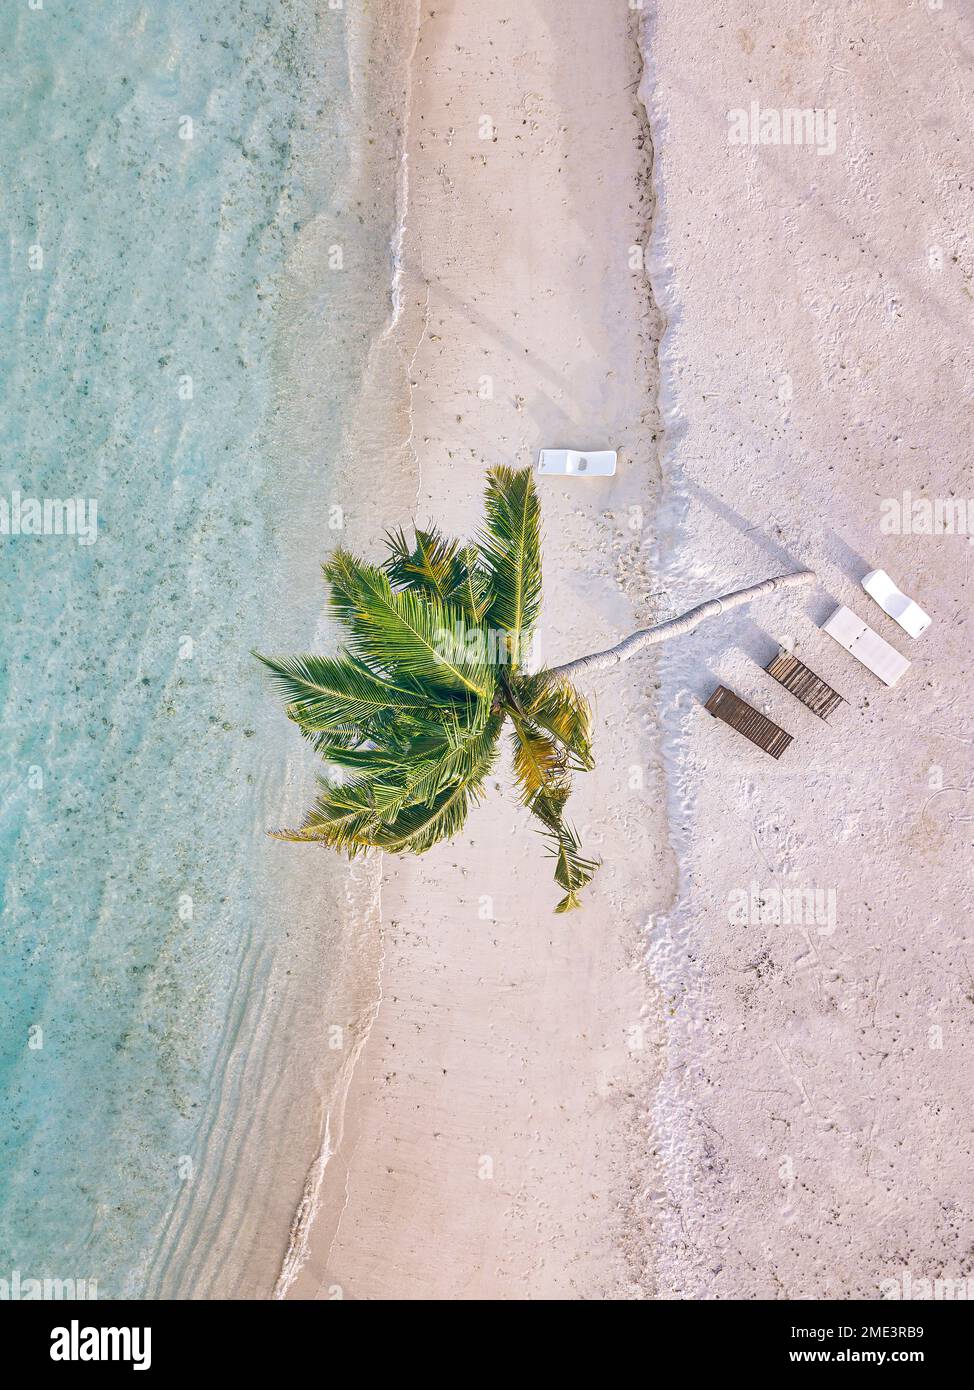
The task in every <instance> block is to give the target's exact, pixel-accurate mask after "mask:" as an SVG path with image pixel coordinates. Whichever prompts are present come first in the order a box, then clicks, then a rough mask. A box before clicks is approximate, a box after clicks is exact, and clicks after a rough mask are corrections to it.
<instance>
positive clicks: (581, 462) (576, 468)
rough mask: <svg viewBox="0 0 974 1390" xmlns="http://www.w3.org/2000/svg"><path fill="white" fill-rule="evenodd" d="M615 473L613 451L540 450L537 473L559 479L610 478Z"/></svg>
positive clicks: (614, 454) (614, 453)
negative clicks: (554, 475) (547, 474)
mask: <svg viewBox="0 0 974 1390" xmlns="http://www.w3.org/2000/svg"><path fill="white" fill-rule="evenodd" d="M615 471H616V451H615V449H603V450H601V451H600V452H595V453H592V452H590V451H585V452H582V451H580V450H578V449H542V450H541V453H540V455H539V457H538V472H539V473H552V474H557V475H559V476H560V477H575V476H576V475H577V476H579V477H583V478H611V477H612V476H613V475H614V474H615Z"/></svg>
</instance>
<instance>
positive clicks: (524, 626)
mask: <svg viewBox="0 0 974 1390" xmlns="http://www.w3.org/2000/svg"><path fill="white" fill-rule="evenodd" d="M388 550H389V553H388V555H387V556H386V558H385V560H384V561H383V562H382V563H381V564H380V565H368V564H363V563H362V561H360V560H357V559H356V558H355V557H354V556H352V555H349V554H348V553H347V552H346V551H341V550H340V551H338V552H336V554H334V555H333V556H332V557H331V559H330V560H329V561H328V563H327V564H326V565H325V567H324V572H325V579H326V581H327V584H328V588H329V590H330V601H331V609H332V612H333V614H334V616H335V617H336V618H337V619H338V621H339V622H340V623H341V625H342V627H343V628H344V630H345V646H344V648H343V649H342V650H340V651H339V652H338V653H337V655H335V656H332V657H324V656H318V655H306V656H293V657H283V658H272V657H261V658H260V659H261V660H262V661H263V662H264V664H265V665H266V666H267V667H268V668H269V670H270V671H271V673H272V675H273V678H274V681H275V683H276V685H277V687H278V689H279V691H280V692H281V694H282V695H283V697H284V701H285V706H286V710H287V714H288V717H289V718H290V719H292V720H293V721H294V723H295V724H296V725H297V726H298V728H299V729H300V730H301V732H302V734H304V736H305V738H307V739H308V740H309V741H310V742H311V744H312V745H313V747H314V748H315V750H316V752H317V753H318V754H319V755H320V757H321V758H322V760H323V761H324V763H325V764H326V765H327V767H328V774H327V775H326V776H324V777H321V778H320V779H319V790H318V796H317V799H316V801H315V803H314V805H313V806H312V808H311V809H310V810H309V811H308V813H307V815H306V816H305V818H304V820H303V822H302V824H301V825H300V826H297V827H295V828H293V829H286V830H279V831H276V832H274V833H275V834H276V836H277V838H279V839H282V840H296V841H300V842H304V843H308V842H311V843H317V844H323V845H327V846H329V847H330V848H331V849H335V850H339V851H341V852H342V853H344V854H347V855H348V856H349V857H350V858H353V857H354V856H355V855H357V854H362V853H365V852H366V851H368V850H384V851H386V852H387V853H391V854H425V853H426V851H427V850H428V849H431V848H432V847H433V845H435V844H438V843H440V842H441V841H443V840H452V839H454V838H455V837H456V835H457V834H458V833H459V831H460V829H461V827H462V826H463V824H464V822H465V820H466V817H467V813H468V812H469V810H470V809H471V807H472V806H473V805H474V804H475V803H476V802H477V801H478V800H479V799H480V797H481V796H482V794H483V793H484V791H485V790H486V786H487V782H488V779H489V777H490V774H491V771H492V769H493V766H494V762H495V760H496V757H497V754H498V748H499V743H500V739H501V735H502V733H503V731H504V730H505V729H507V730H508V731H509V734H510V743H511V751H512V754H513V770H514V777H515V782H516V785H517V792H518V796H519V798H520V800H521V802H522V804H523V805H524V806H525V807H526V808H527V809H528V810H529V811H530V812H531V814H532V815H533V816H534V817H535V818H536V820H537V822H538V825H539V828H540V830H541V833H542V835H543V836H544V838H545V840H546V841H547V843H548V850H549V853H550V855H551V857H552V859H553V860H554V878H555V882H556V883H557V884H558V886H559V888H560V889H561V891H562V894H563V896H562V898H561V900H560V902H559V903H558V906H557V907H556V909H555V911H556V912H569V911H571V910H572V909H573V908H576V907H578V906H579V905H580V899H579V895H580V893H581V890H582V889H583V888H585V887H586V886H587V885H588V883H589V882H590V881H591V879H592V876H593V875H594V873H595V871H596V870H597V868H598V867H599V865H598V861H597V860H595V859H589V858H587V857H586V856H585V854H584V853H583V851H582V846H581V843H580V840H579V837H578V835H577V833H576V831H575V829H574V828H573V826H572V825H571V824H570V822H569V821H568V820H567V818H566V814H565V807H566V803H567V801H568V797H569V793H570V791H571V784H572V776H573V775H574V774H575V773H579V772H587V771H589V770H590V769H591V768H592V767H593V766H594V759H593V756H592V716H591V710H590V708H589V704H588V701H587V700H586V699H585V697H584V695H582V694H581V693H580V692H579V691H578V690H576V689H575V687H574V685H573V684H572V681H571V679H570V678H571V677H572V676H574V675H576V674H580V673H582V672H583V671H587V670H593V671H597V670H600V669H601V668H602V667H605V666H613V665H615V663H616V662H618V661H625V660H627V659H628V658H629V657H630V656H633V655H635V653H636V652H637V651H640V650H641V649H642V648H643V647H645V646H649V645H650V644H651V643H653V642H660V641H662V640H663V639H664V638H665V637H673V636H675V635H676V634H677V633H680V632H689V631H690V630H691V629H692V628H694V627H696V625H697V623H699V622H702V621H703V620H704V618H707V617H710V616H711V614H716V613H720V612H723V611H724V610H725V609H727V608H735V607H737V605H738V604H741V603H746V602H747V601H748V600H749V599H752V598H755V597H757V595H758V594H763V593H768V592H770V591H771V590H772V589H776V588H778V587H780V586H783V585H790V584H805V583H807V582H808V581H809V580H811V579H812V578H813V576H812V575H811V574H809V573H807V572H803V573H801V574H791V575H783V576H781V577H779V578H777V579H767V580H765V582H764V583H763V584H755V585H753V586H752V587H751V588H750V589H741V590H739V592H737V593H735V594H728V595H727V596H726V597H725V598H719V599H712V600H711V601H710V602H709V603H704V604H702V605H701V606H700V607H699V608H694V609H693V610H692V611H691V612H689V613H686V614H684V615H683V617H681V618H673V619H671V621H670V622H668V623H662V624H660V626H659V627H655V628H649V629H647V630H646V631H644V632H635V633H633V635H632V636H631V637H627V638H626V639H625V641H624V642H620V643H619V644H618V646H615V647H611V648H610V649H609V650H608V651H605V652H595V653H594V654H593V655H591V656H583V657H579V658H578V659H577V660H576V661H570V662H568V663H567V665H565V666H557V667H555V668H554V669H544V668H542V669H541V670H540V671H529V670H528V669H527V668H526V667H525V666H524V665H523V663H522V655H523V654H524V653H525V652H527V651H528V650H529V649H530V638H531V634H532V632H533V631H534V630H535V628H536V626H537V621H538V617H539V614H540V610H541V509H540V506H539V504H538V498H537V494H536V492H535V487H534V479H533V478H532V477H531V470H530V469H528V468H523V469H513V468H493V469H491V470H490V472H489V474H488V478H487V493H486V498H485V515H484V525H483V528H482V530H481V533H480V535H479V536H478V538H477V539H476V541H474V542H470V543H468V544H461V543H460V541H456V540H451V539H449V538H448V537H446V536H443V535H442V534H441V533H440V532H439V531H437V530H436V529H435V528H433V527H429V528H427V529H426V530H418V529H417V530H416V532H415V537H414V539H413V540H412V541H409V540H407V539H406V537H405V535H404V534H403V533H402V532H401V531H400V532H396V533H395V534H394V535H390V536H389V537H388Z"/></svg>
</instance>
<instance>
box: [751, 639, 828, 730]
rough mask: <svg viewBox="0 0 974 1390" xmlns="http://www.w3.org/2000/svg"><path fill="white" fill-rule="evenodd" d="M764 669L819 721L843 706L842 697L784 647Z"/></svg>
mask: <svg viewBox="0 0 974 1390" xmlns="http://www.w3.org/2000/svg"><path fill="white" fill-rule="evenodd" d="M764 669H765V670H766V671H767V673H768V675H769V676H774V678H775V680H776V681H777V682H778V684H779V685H783V686H784V687H785V689H786V690H787V691H790V693H791V694H792V695H794V697H795V699H796V700H801V702H802V704H803V705H806V706H807V707H808V709H810V710H811V711H812V713H813V714H817V715H818V717H819V719H828V717H829V715H830V714H831V713H832V711H833V710H834V709H835V708H836V707H837V706H838V705H843V704H845V698H844V697H843V696H842V695H839V694H838V692H837V691H835V690H833V689H832V687H831V686H830V685H826V684H825V681H823V680H822V678H821V676H816V674H815V672H814V671H810V670H809V669H808V667H807V666H806V665H805V664H804V662H801V661H799V660H798V657H797V656H792V654H791V652H786V651H785V649H784V647H782V649H781V650H780V651H779V652H778V655H777V656H776V657H775V658H774V659H773V660H772V661H769V662H768V664H767V666H765V668H764Z"/></svg>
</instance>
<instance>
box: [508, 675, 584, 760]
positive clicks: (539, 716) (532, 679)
mask: <svg viewBox="0 0 974 1390" xmlns="http://www.w3.org/2000/svg"><path fill="white" fill-rule="evenodd" d="M516 689H517V694H518V697H519V699H520V701H521V705H522V707H523V709H524V712H525V714H526V715H527V716H528V717H529V718H530V719H531V720H533V721H534V723H535V724H538V725H539V726H540V727H541V728H542V729H545V730H546V731H547V732H548V733H549V734H551V735H553V737H554V738H556V739H557V740H558V742H559V743H560V744H561V745H562V747H564V748H565V749H567V750H568V752H569V753H570V755H571V758H572V766H573V767H574V769H575V770H576V771H578V772H590V771H591V769H592V768H593V767H594V766H595V759H594V757H593V755H592V708H591V706H590V705H589V702H588V701H587V700H586V699H585V698H584V696H582V695H580V694H579V692H578V691H577V690H576V689H575V687H574V686H573V685H571V684H570V682H568V681H566V680H564V679H562V678H561V677H559V676H554V675H552V674H551V672H550V671H537V672H535V673H534V674H533V675H530V676H522V677H520V678H519V679H518V681H517V683H516Z"/></svg>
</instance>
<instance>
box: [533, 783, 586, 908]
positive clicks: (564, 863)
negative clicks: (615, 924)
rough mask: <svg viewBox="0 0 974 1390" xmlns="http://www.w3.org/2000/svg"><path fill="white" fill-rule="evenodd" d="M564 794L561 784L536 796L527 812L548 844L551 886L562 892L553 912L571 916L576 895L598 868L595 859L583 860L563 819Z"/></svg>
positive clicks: (575, 905)
mask: <svg viewBox="0 0 974 1390" xmlns="http://www.w3.org/2000/svg"><path fill="white" fill-rule="evenodd" d="M568 793H569V787H568V786H567V785H566V784H562V785H561V786H559V787H557V788H553V789H551V790H550V791H542V792H540V793H539V794H538V795H537V796H536V797H535V798H534V799H533V801H531V803H530V810H531V811H532V813H533V814H534V815H535V816H537V817H538V819H539V820H540V821H541V824H542V826H543V827H544V829H543V830H542V831H541V834H542V835H543V836H544V838H545V839H546V840H547V841H548V845H549V853H550V854H551V855H552V857H553V858H554V860H555V882H556V883H557V884H558V886H559V888H564V890H565V896H564V897H563V898H562V899H561V901H560V902H559V903H558V905H557V907H556V908H555V911H556V912H571V911H573V910H574V909H575V908H576V907H581V902H580V901H579V897H578V894H579V892H580V891H581V889H583V888H585V887H586V886H587V885H588V884H589V883H591V881H592V879H593V878H594V876H595V874H596V871H597V870H598V868H599V861H598V860H597V859H586V858H585V857H584V855H583V854H582V852H581V844H580V842H579V839H578V835H577V834H576V832H575V830H574V829H573V828H572V826H570V825H569V824H568V822H567V821H566V820H565V818H564V811H565V803H566V802H567V800H568Z"/></svg>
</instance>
